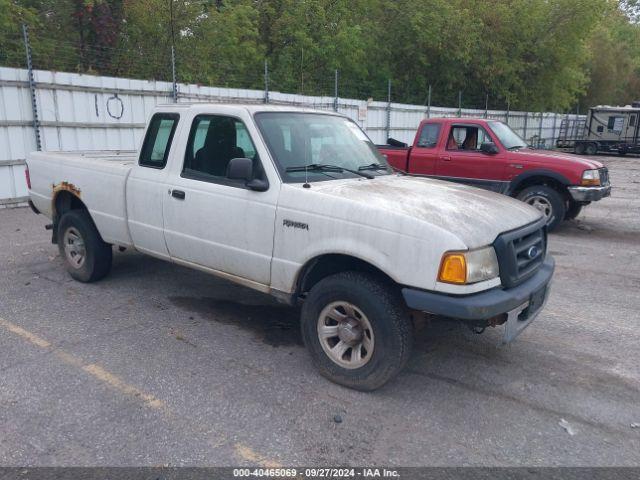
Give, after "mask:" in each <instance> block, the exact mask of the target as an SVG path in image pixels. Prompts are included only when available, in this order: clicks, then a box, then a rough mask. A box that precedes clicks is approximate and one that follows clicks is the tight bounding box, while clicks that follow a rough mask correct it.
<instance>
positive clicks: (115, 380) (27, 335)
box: [0, 317, 282, 468]
mask: <svg viewBox="0 0 640 480" xmlns="http://www.w3.org/2000/svg"><path fill="white" fill-rule="evenodd" d="M0 327H4V328H5V329H6V330H8V331H9V332H11V333H14V334H16V335H18V336H19V337H21V338H23V339H24V340H26V341H28V342H29V343H31V344H33V345H35V346H37V347H40V348H42V349H44V350H48V351H50V352H51V353H53V354H54V355H55V356H56V357H57V358H59V359H60V360H61V361H62V362H64V363H66V364H67V365H71V366H73V367H76V368H78V369H80V370H82V371H83V372H85V373H87V374H89V375H91V376H92V377H93V378H95V379H97V380H99V381H100V382H102V383H105V384H106V385H108V386H109V387H111V388H113V389H114V390H117V391H119V392H121V393H123V394H125V395H127V396H129V397H133V398H136V399H138V400H140V401H142V402H143V403H144V404H145V405H146V406H148V407H150V408H153V409H156V410H163V411H165V413H167V414H168V415H169V417H171V412H170V411H169V409H168V408H167V407H166V405H165V404H164V402H163V401H162V400H160V399H158V398H156V397H154V396H153V395H151V394H149V393H146V392H144V391H142V390H140V389H139V388H137V387H135V386H133V385H130V384H128V383H126V382H125V381H124V380H122V379H121V378H120V377H118V376H117V375H114V374H113V373H111V372H109V371H107V370H105V369H104V368H102V367H101V366H100V365H97V364H95V363H86V362H85V361H84V360H82V358H80V357H77V356H75V355H73V354H71V353H69V352H67V351H65V350H62V349H60V348H57V347H54V346H53V345H52V344H51V342H48V341H47V340H45V339H43V338H41V337H39V336H38V335H36V334H34V333H31V332H29V331H28V330H25V329H24V328H22V327H19V326H18V325H16V324H15V323H11V322H9V321H8V320H5V319H4V318H2V317H0ZM234 449H235V453H236V455H237V456H238V457H240V458H242V459H243V460H246V461H248V462H251V463H254V464H257V465H260V466H262V467H265V468H280V467H281V466H282V465H281V464H279V463H278V462H276V461H274V460H270V459H268V458H266V457H265V456H263V455H261V454H259V453H258V452H256V451H255V450H253V449H252V448H251V447H248V446H246V445H243V444H240V443H236V444H235V445H234Z"/></svg>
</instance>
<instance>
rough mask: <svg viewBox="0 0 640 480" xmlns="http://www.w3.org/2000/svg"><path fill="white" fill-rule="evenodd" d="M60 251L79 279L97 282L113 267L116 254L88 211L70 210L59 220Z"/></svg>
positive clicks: (66, 265) (72, 273)
mask: <svg viewBox="0 0 640 480" xmlns="http://www.w3.org/2000/svg"><path fill="white" fill-rule="evenodd" d="M58 250H59V251H60V256H61V257H62V258H63V260H64V264H65V268H66V269H67V271H68V272H69V275H71V276H72V277H73V278H74V279H75V280H78V281H79V282H85V283H88V282H95V281H96V280H100V279H101V278H104V277H105V276H106V275H107V274H108V273H109V270H111V261H112V258H113V253H112V250H111V245H109V244H108V243H105V242H104V241H103V240H102V237H101V236H100V233H99V232H98V229H97V228H96V226H95V224H94V223H93V220H92V219H91V216H90V215H89V213H88V212H87V211H86V210H70V211H68V212H66V213H65V214H63V215H62V218H61V219H60V222H59V223H58Z"/></svg>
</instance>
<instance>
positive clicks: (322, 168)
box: [285, 163, 374, 180]
mask: <svg viewBox="0 0 640 480" xmlns="http://www.w3.org/2000/svg"><path fill="white" fill-rule="evenodd" d="M285 171H286V172H337V173H341V172H349V173H353V174H354V175H360V176H361V177H364V178H368V179H369V180H371V179H372V178H374V177H373V175H371V174H370V173H364V172H359V171H358V170H352V169H350V168H345V167H340V166H338V165H329V164H328V163H310V164H309V165H297V166H294V167H287V168H286V169H285Z"/></svg>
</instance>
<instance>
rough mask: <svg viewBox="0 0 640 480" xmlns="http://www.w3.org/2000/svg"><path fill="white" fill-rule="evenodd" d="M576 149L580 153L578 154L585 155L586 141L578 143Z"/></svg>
mask: <svg viewBox="0 0 640 480" xmlns="http://www.w3.org/2000/svg"><path fill="white" fill-rule="evenodd" d="M574 151H575V152H576V153H577V154H578V155H584V143H576V146H575V148H574Z"/></svg>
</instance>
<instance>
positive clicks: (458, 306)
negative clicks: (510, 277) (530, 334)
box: [402, 255, 555, 342]
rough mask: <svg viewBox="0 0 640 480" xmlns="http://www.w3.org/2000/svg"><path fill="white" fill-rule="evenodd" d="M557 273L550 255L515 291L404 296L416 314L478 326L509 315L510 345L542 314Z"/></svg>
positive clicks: (405, 293)
mask: <svg viewBox="0 0 640 480" xmlns="http://www.w3.org/2000/svg"><path fill="white" fill-rule="evenodd" d="M554 269H555V261H554V260H553V257H552V256H551V255H547V257H546V259H545V261H544V263H543V264H542V265H541V266H540V268H539V269H538V271H537V272H536V273H535V275H533V276H532V277H531V278H529V279H527V280H526V281H524V282H522V283H521V284H520V285H517V286H515V287H513V288H508V289H503V288H493V289H491V290H487V291H484V292H480V293H474V294H471V295H464V296H455V295H446V294H442V293H434V292H427V291H424V290H416V289H412V288H403V289H402V296H403V297H404V300H405V302H406V304H407V306H408V307H409V308H411V309H413V310H419V311H422V312H428V313H432V314H434V315H438V316H443V317H449V318H455V319H459V320H464V321H471V322H473V323H474V324H476V325H482V321H485V320H489V319H491V318H493V317H497V316H499V315H503V314H506V317H507V318H506V323H505V326H506V330H505V342H510V341H511V340H513V339H514V338H515V337H516V336H517V335H518V334H519V333H520V332H521V331H522V330H523V329H524V328H525V327H526V326H527V325H528V324H529V323H531V321H533V319H534V318H535V317H536V316H537V315H538V313H540V311H542V307H543V306H544V304H545V303H546V300H547V298H548V296H549V295H548V292H549V284H550V282H551V277H552V276H553V271H554ZM484 325H487V323H486V322H485V323H484Z"/></svg>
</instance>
